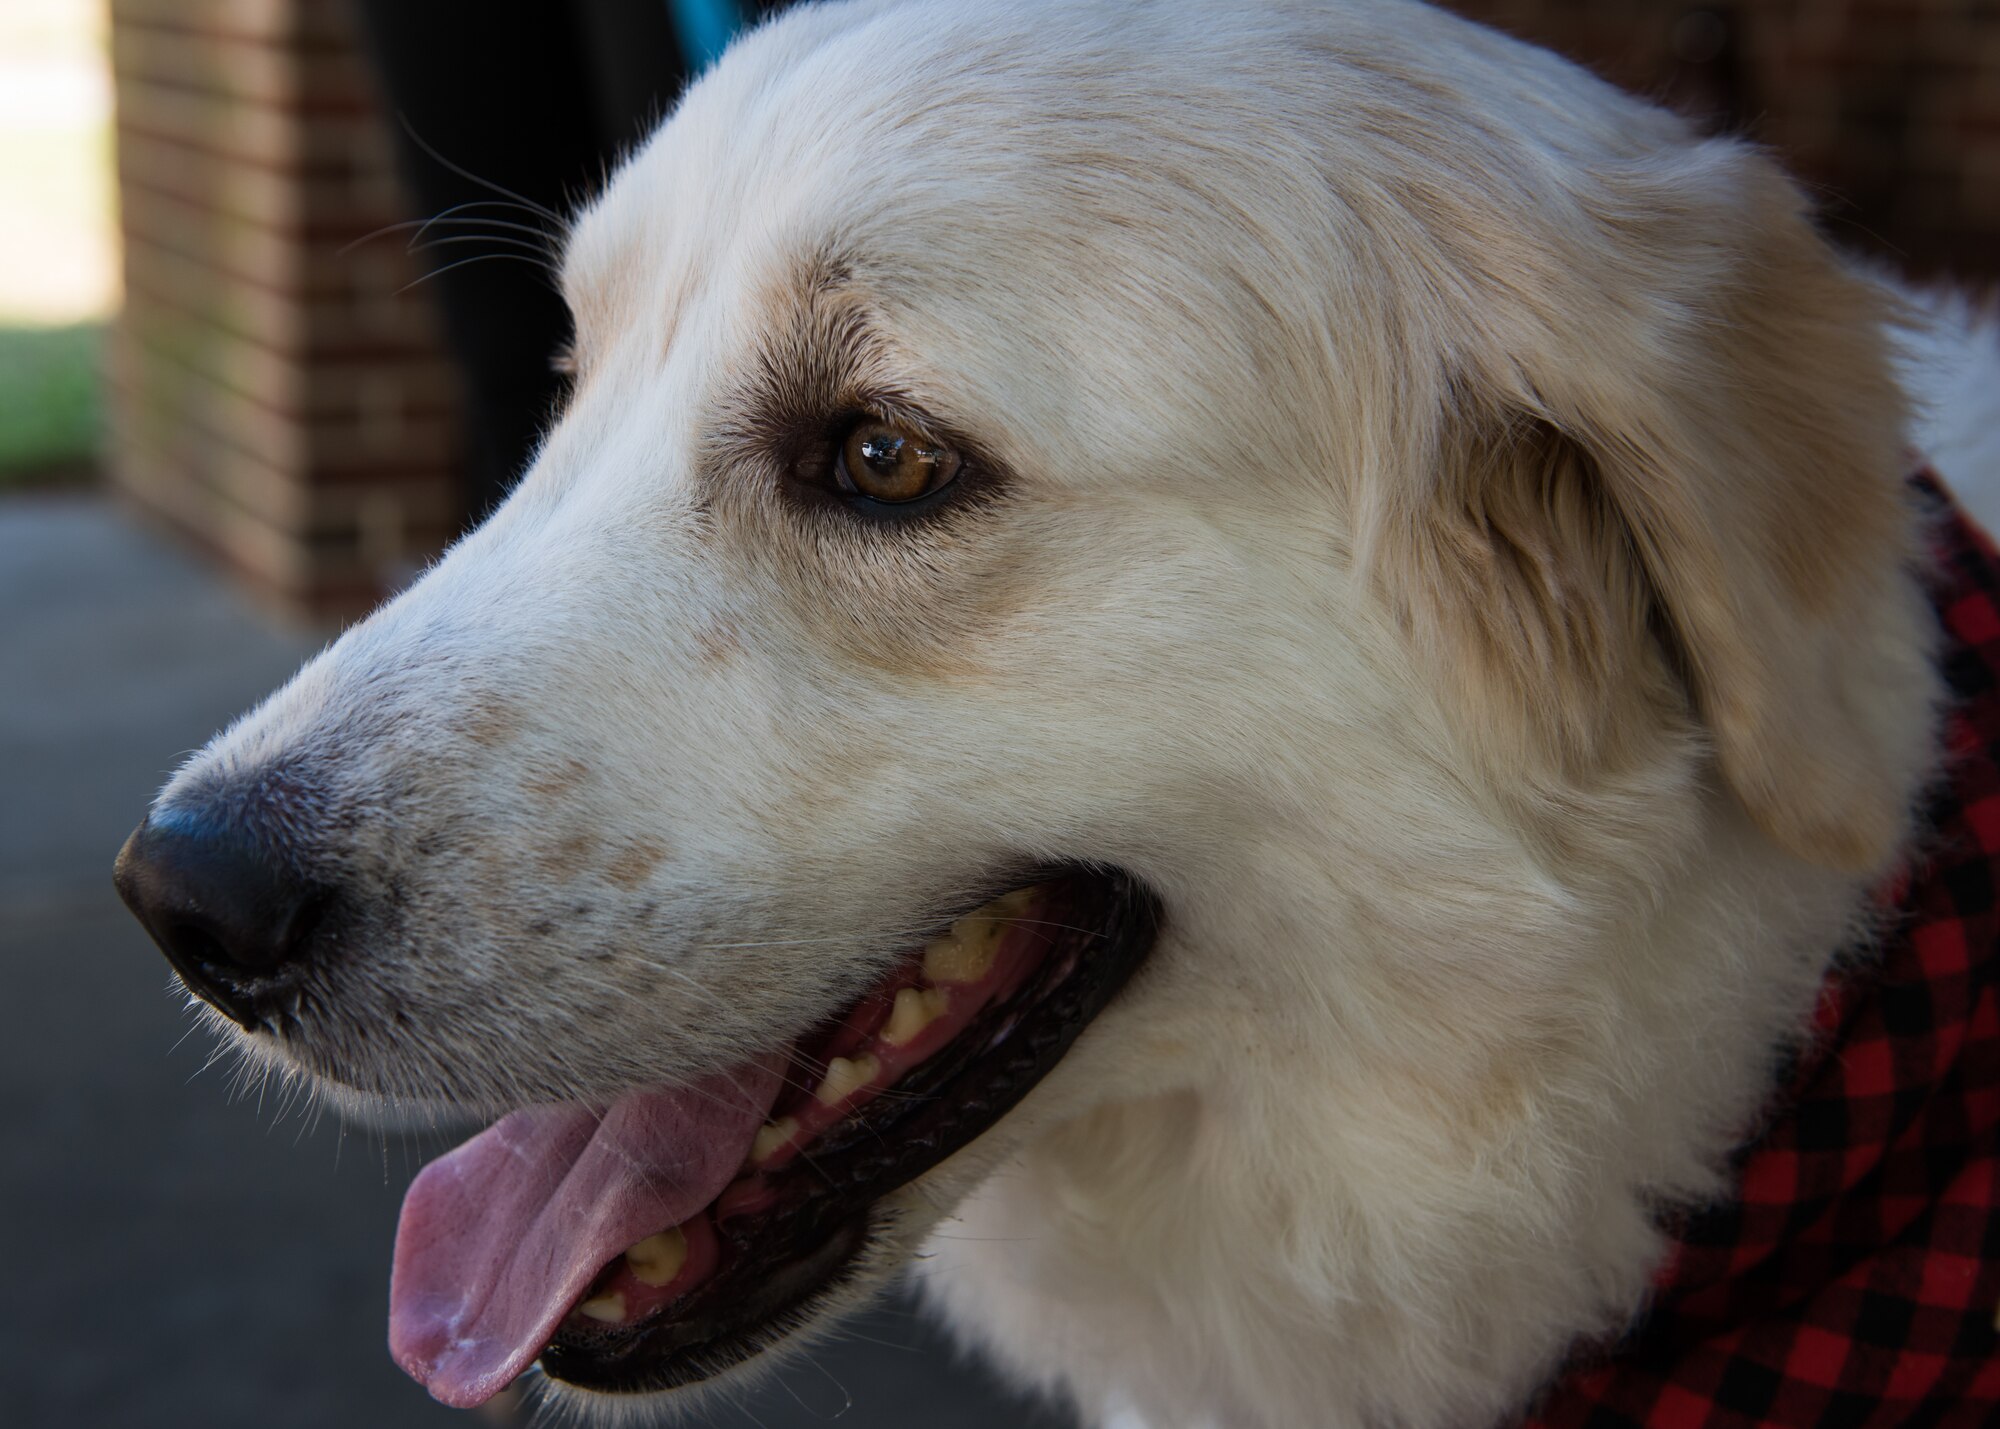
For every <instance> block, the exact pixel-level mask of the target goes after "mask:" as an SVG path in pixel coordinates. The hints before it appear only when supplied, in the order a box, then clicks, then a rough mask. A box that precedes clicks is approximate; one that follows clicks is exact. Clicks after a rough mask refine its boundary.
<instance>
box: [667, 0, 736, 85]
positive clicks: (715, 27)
mask: <svg viewBox="0 0 2000 1429" xmlns="http://www.w3.org/2000/svg"><path fill="white" fill-rule="evenodd" d="M667 9H668V11H669V12H670V13H671V14H672V15H673V17H674V30H675V32H676V33H677V34H678V35H679V36H680V42H681V53H682V54H684V55H686V56H687V62H688V69H689V70H690V71H691V72H694V73H699V72H700V71H702V70H705V69H707V68H708V67H709V66H710V65H711V64H713V63H714V62H715V58H716V56H717V55H719V54H721V53H722V51H723V47H724V46H726V45H727V44H728V43H729V39H730V36H732V35H734V34H735V33H736V32H737V31H738V30H740V29H742V28H743V7H742V6H741V5H739V4H737V3H736V0H667Z"/></svg>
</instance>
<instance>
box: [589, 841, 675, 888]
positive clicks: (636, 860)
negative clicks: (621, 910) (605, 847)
mask: <svg viewBox="0 0 2000 1429" xmlns="http://www.w3.org/2000/svg"><path fill="white" fill-rule="evenodd" d="M666 856H667V850H666V846H665V845H663V844H660V843H658V842H656V841H654V840H652V839H635V840H634V841H633V842H631V843H629V844H627V845H625V847H623V848H622V849H620V850H619V851H618V852H617V854H615V855H614V856H613V857H612V860H611V862H609V863H608V864H606V865H605V866H604V876H605V877H606V878H608V879H610V880H611V881H612V882H613V883H615V884H617V885H618V886H619V887H620V888H624V889H634V888H638V887H640V886H641V885H643V884H644V883H645V881H646V880H647V879H648V878H650V877H652V874H653V870H654V869H656V868H658V867H659V866H660V864H661V862H662V861H664V860H665V858H666Z"/></svg>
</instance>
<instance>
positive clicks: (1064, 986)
mask: <svg viewBox="0 0 2000 1429" xmlns="http://www.w3.org/2000/svg"><path fill="white" fill-rule="evenodd" d="M1155 914H1156V910H1155V906H1154V904H1153V902H1152V900H1151V898H1150V897H1149V896H1148V895H1147V894H1146V893H1145V892H1144V891H1143V890H1142V889H1141V888H1140V887H1139V886H1138V885H1137V884H1136V883H1134V882H1133V881H1132V880H1131V879H1129V878H1127V877H1125V876H1123V875H1121V874H1117V873H1109V872H1103V871H1097V870H1083V869H1067V870H1064V871H1062V872H1060V873H1057V874H1054V875H1052V876H1050V877H1047V878H1044V879H1042V880H1040V881H1039V882H1037V883H1035V884H1033V885H1031V886H1028V887H1023V888H1020V889H1017V890H1016V891H1014V892H1011V893H1009V894H1007V895H1005V896H1004V897H1001V898H999V899H996V900H995V901H993V902H991V903H988V904H985V905H983V906H982V907H980V908H978V909H975V910H974V911H972V912H970V913H968V914H966V915H965V916H964V917H962V918H960V919H958V920H957V921H956V922H954V923H953V924H952V925H951V927H950V928H949V929H947V930H946V931H945V932H943V933H941V934H939V935H938V936H937V937H935V938H933V939H931V940H930V941H929V942H928V943H926V944H925V945H924V946H923V947H922V948H921V949H920V950H918V951H917V952H915V953H914V954H912V956H911V957H910V958H908V959H907V960H906V961H905V962H904V963H903V964H902V965H901V966H899V967H898V969H897V970H896V971H895V972H894V973H893V974H892V975H891V976H890V977H889V978H888V979H886V980H885V981H884V982H882V983H880V984H878V985H877V986H876V987H875V988H873V989H872V990H871V991H870V992H869V993H868V994H867V995H866V996H864V997H863V998H861V999H860V1000H859V1001H858V1002H856V1003H855V1004H854V1005H853V1006H851V1007H849V1008H848V1009H846V1010H845V1011H844V1012H843V1013H841V1014H840V1015H839V1016H838V1017H836V1018H834V1019H831V1020H830V1021H828V1022H827V1023H824V1024H822V1025H821V1026H820V1027H819V1028H818V1029H816V1030H815V1031H814V1032H812V1033H810V1034H808V1035H807V1036H806V1037H804V1038H802V1039H800V1040H799V1042H798V1043H797V1044H795V1045H794V1046H793V1047H792V1049H791V1051H790V1053H789V1056H788V1057H785V1058H782V1059H780V1058H766V1059H762V1060H760V1061H757V1062H754V1063H751V1064H746V1065H745V1066H744V1067H742V1068H739V1069H737V1070H735V1071H733V1072H731V1073H728V1074H726V1075H724V1076H720V1077H715V1078H711V1079H710V1080H709V1081H707V1082H704V1083H702V1084H701V1085H699V1086H696V1087H692V1088H678V1089H663V1090H659V1091H650V1092H635V1093H632V1094H630V1095H628V1096H626V1097H624V1098H621V1099H620V1101H619V1102H617V1103H616V1104H614V1105H613V1106H612V1107H610V1108H606V1109H588V1108H583V1107H555V1108H536V1109H531V1110H529V1111H525V1112H517V1113H515V1114H514V1115H513V1116H510V1117H507V1118H506V1119H504V1120H503V1121H501V1122H500V1123H498V1124H497V1125H495V1126H494V1127H492V1128H491V1129H489V1130H488V1131H486V1132H484V1133H482V1134H481V1135H480V1136H477V1137H475V1138H473V1140H472V1141H470V1142H468V1143H467V1144H466V1145H465V1146H463V1147H461V1148H459V1149H458V1150H457V1151H455V1152H452V1153H451V1154H450V1155H447V1156H445V1157H442V1158H440V1159H439V1160H438V1161H436V1162H433V1163H432V1164H431V1165H430V1166H428V1167H426V1168H425V1170H424V1172H423V1174H422V1175H421V1176H419V1177H418V1179H417V1181H416V1183H415V1184H414V1185H413V1186H412V1187H411V1189H410V1194H409V1198H408V1199H407V1200H406V1201H405V1203H404V1207H403V1221H402V1226H401V1228H400V1230H399V1232H398V1235H397V1246H396V1269H395V1281H394V1285H393V1287H392V1291H391V1319H390V1346H391V1349H392V1351H393V1352H394V1353H395V1355H396V1358H397V1361H398V1362H399V1363H400V1364H401V1365H402V1366H403V1367H404V1369H406V1370H408V1371H409V1372H410V1373H411V1374H412V1375H414V1376H415V1377H416V1378H417V1379H419V1380H420V1381H422V1382H423V1383H424V1384H425V1385H426V1386H427V1387H428V1388H429V1389H430V1391H431V1392H432V1394H434V1395H436V1396H437V1397H438V1398H439V1399H442V1400H444V1401H445V1402H446V1403H449V1404H454V1405H459V1406H461V1407H464V1406H469V1405H473V1404H478V1403H480V1402H482V1401H484V1400H486V1399H488V1398H490V1397H491V1396H492V1395H494V1394H496V1393H498V1392H499V1391H500V1389H501V1388H503V1387H504V1386H505V1385H506V1384H507V1383H508V1382H509V1381H511V1380H512V1379H513V1378H515V1377H516V1376H517V1375H519V1374H520V1373H521V1371H522V1370H524V1369H526V1368H527V1366H528V1365H529V1364H530V1363H531V1362H532V1361H534V1360H535V1359H536V1358H537V1357H538V1356H539V1358H540V1360H541V1363H542V1367H543V1369H544V1371H545V1372H546V1373H548V1374H549V1375H551V1376H553V1377H555V1378H557V1379H561V1380H566V1381H568V1382H571V1383H574V1384H578V1385H582V1386H585V1387H588V1388H591V1389H597V1390H607V1391H619V1392H644V1391H652V1390H661V1389H669V1388H672V1387H674V1386H677V1385H681V1384H687V1383H692V1382H694V1381H696V1380H700V1379H705V1378H707V1377H709V1376H711V1375H714V1374H717V1373H720V1372H721V1371H723V1370H725V1369H728V1368H729V1367H730V1366H732V1365H734V1364H737V1363H739V1362H741V1361H743V1360H745V1359H748V1358H750V1357H751V1356H753V1355H755V1354H756V1353H758V1352H759V1350H761V1349H762V1348H764V1347H765V1346H766V1345H767V1344H768V1343H770V1342H772V1341H773V1340H775V1339H777V1338H780V1337H781V1334H782V1332H783V1330H784V1329H786V1328H787V1327H788V1325H790V1324H791V1323H793V1322H795V1321H796V1320H798V1319H799V1318H801V1317H802V1316H803V1315H804V1314H805V1313H806V1312H808V1311H809V1310H810V1308H811V1306H812V1304H813V1303H814V1302H815V1301H816V1300H817V1299H818V1298H819V1297H820V1296H821V1295H822V1294H824V1293H825V1292H827V1291H829V1290H830V1289H832V1288H833V1287H834V1286H836V1285H837V1284H838V1283H839V1282H840V1280H841V1279H842V1278H843V1277H844V1275H845V1274H846V1273H847V1272H848V1270H849V1268H850V1267H851V1266H852V1265H853V1263H854V1260H855V1257H856V1256H857V1255H858V1253H859V1252H860V1251H861V1250H862V1249H863V1248H864V1247H865V1246H866V1244H867V1242H868V1239H869V1236H870V1232H871V1227H872V1223H873V1220H874V1215H875V1213H874V1209H873V1208H874V1206H875V1203H876V1202H877V1201H879V1200H880V1199H881V1198H882V1197H884V1196H886V1195H887V1194H889V1193H890V1192H892V1191H894V1190H896V1189H897V1188H898V1187H900V1186H903V1185H905V1184H906V1183H908V1182H909V1181H911V1180H914V1179H915V1178H916V1177H918V1176H921V1175H922V1174H923V1173H924V1172H926V1171H928V1170H930V1169H931V1168H932V1167H933V1166H935V1165H937V1164H938V1163H939V1162H941V1161H943V1160H944V1159H945V1158H946V1157H948V1156H950V1155H951V1154H952V1153H953V1152H955V1151H957V1150H958V1149H959V1148H961V1147H963V1146H965V1145H966V1144H967V1143H968V1142H970V1141H972V1140H973V1139H974V1138H976V1137H977V1136H979V1135H980V1134H981V1133H982V1132H984V1131H985V1130H986V1129H987V1128H988V1127H990V1126H992V1125H993V1124H994V1122H996V1121H998V1120H999V1119H1000V1117H1001V1116H1003V1115H1004V1114H1005V1113H1006V1112H1007V1111H1008V1110H1009V1109H1010V1108H1011V1107H1013V1105H1014V1104H1015V1103H1016V1102H1018V1101H1019V1100H1020V1099H1021V1098H1022V1097H1023V1096H1025V1095H1026V1094H1027V1092H1028V1091H1029V1089H1030V1088H1032V1087H1033V1086H1034V1085H1035V1083H1036V1082H1037V1081H1039V1080H1040V1079H1041V1078H1042V1076H1043V1075H1044V1074H1045V1073H1047V1072H1048V1071H1049V1069H1050V1068H1051V1067H1053V1066H1054V1065H1055V1064H1056V1062H1057V1061H1058V1060H1060V1059H1061V1057H1062V1055H1063V1054H1064V1052H1066V1051H1067V1050H1068V1048H1069V1046H1070V1044H1071V1043H1072V1042H1074V1041H1075V1039H1076V1037H1077V1035H1078V1034H1079V1033H1080V1032H1082V1030H1083V1028H1084V1027H1085V1025H1087V1024H1088V1023H1089V1021H1090V1020H1091V1019H1092V1018H1093V1017H1094V1016H1096V1014H1097V1013H1098V1012H1099V1011H1100V1010H1101V1009H1102V1008H1103V1007H1104V1006H1105V1004H1106V1003H1107V1002H1109V1001H1110V1000H1111V998H1112V996H1113V995H1114V994H1115V993H1116V992H1117V990H1118V989H1119V987H1120V986H1121V985H1122V984H1123V983H1124V981H1125V979H1126V978H1127V976H1128V975H1129V974H1130V973H1131V972H1132V971H1133V969H1134V968H1136V967H1137V966H1138V964H1139V963H1140V962H1141V961H1142V960H1143V959H1144V957H1145V954H1146V952H1147V951H1148V949H1149V948H1150V947H1151V945H1152V941H1153V937H1154V925H1155V921H1156V916H1155Z"/></svg>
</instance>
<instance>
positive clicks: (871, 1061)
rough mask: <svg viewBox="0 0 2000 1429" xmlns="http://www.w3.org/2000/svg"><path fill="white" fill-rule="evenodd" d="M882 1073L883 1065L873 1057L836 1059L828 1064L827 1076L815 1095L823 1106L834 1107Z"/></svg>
mask: <svg viewBox="0 0 2000 1429" xmlns="http://www.w3.org/2000/svg"><path fill="white" fill-rule="evenodd" d="M881 1071H882V1064H881V1063H880V1062H878V1061H877V1060H876V1059H875V1058H874V1057H872V1056H867V1055H863V1056H860V1057H852V1058H850V1057H835V1058H834V1059H833V1060H832V1061H831V1062H828V1063H827V1064H826V1076H825V1078H824V1079H822V1080H821V1082H820V1084H819V1090H818V1091H816V1092H814V1093H813V1095H814V1096H816V1097H818V1098H819V1100H820V1103H821V1104H822V1105H824V1106H833V1105H834V1104H836V1103H837V1102H842V1101H845V1100H846V1099H847V1098H848V1097H849V1096H850V1095H852V1094H853V1093H854V1092H856V1091H859V1090H860V1089H861V1088H862V1087H864V1086H866V1085H868V1083H870V1082H872V1081H874V1080H875V1078H876V1077H877V1076H879V1075H880V1074H881Z"/></svg>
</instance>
